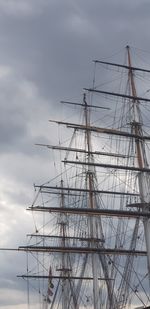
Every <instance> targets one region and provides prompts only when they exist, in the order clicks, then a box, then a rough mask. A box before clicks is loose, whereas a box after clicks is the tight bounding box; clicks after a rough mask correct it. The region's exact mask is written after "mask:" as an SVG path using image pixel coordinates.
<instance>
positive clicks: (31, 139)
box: [0, 0, 150, 309]
mask: <svg viewBox="0 0 150 309" xmlns="http://www.w3.org/2000/svg"><path fill="white" fill-rule="evenodd" d="M149 12H150V1H149V0H142V1H141V0H132V1H131V0H126V1H121V0H0V209H1V211H0V235H1V237H0V247H1V248H2V247H9V248H17V247H18V246H19V245H22V244H24V243H25V240H26V237H25V235H26V234H27V233H29V232H30V231H32V218H31V216H30V214H28V213H27V212H26V207H27V206H28V205H30V204H31V203H32V200H33V196H34V190H33V183H37V182H38V183H42V182H44V180H45V179H46V180H47V179H48V178H50V176H51V175H50V167H49V162H50V161H51V160H52V158H51V157H50V154H49V153H46V152H45V151H43V149H39V148H38V147H36V146H35V145H34V144H35V143H36V142H39V143H40V142H43V143H51V142H53V141H54V134H53V131H52V129H51V126H50V124H49V123H48V119H50V118H54V117H55V118H58V116H59V101H60V100H61V99H71V100H79V98H80V97H81V95H82V88H83V87H86V86H89V85H91V81H92V74H91V70H92V68H93V67H92V59H101V58H104V57H109V56H111V55H112V54H114V53H116V52H118V51H120V50H121V49H122V50H123V48H124V47H125V46H126V45H127V44H131V46H135V47H136V48H138V49H141V50H144V51H147V55H148V56H149V57H150V32H149V29H150V15H149V14H150V13H149ZM149 63H150V61H149ZM60 113H61V111H60ZM24 269H25V258H24V257H23V253H12V252H0V273H1V274H0V277H1V279H0V308H5V309H14V308H17V309H25V308H27V305H26V302H27V300H26V293H25V288H26V286H25V284H24V282H21V281H20V280H19V279H16V275H17V274H21V273H23V271H24Z"/></svg>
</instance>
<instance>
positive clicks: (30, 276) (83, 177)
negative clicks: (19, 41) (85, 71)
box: [19, 46, 150, 309]
mask: <svg viewBox="0 0 150 309" xmlns="http://www.w3.org/2000/svg"><path fill="white" fill-rule="evenodd" d="M126 60H127V62H126V63H125V64H120V63H119V64H117V63H114V62H107V61H100V60H95V61H94V66H95V71H94V72H95V73H94V79H93V85H92V87H91V88H85V89H84V94H83V97H82V101H81V102H70V101H69V102H68V101H65V102H63V103H64V104H66V105H68V106H69V107H70V106H71V108H72V107H75V110H77V111H78V112H79V117H80V120H79V121H76V120H75V121H71V122H70V121H61V120H58V121H57V120H50V121H51V123H52V125H54V126H56V125H57V126H58V127H59V128H60V130H61V134H62V129H64V131H65V134H66V130H67V131H70V132H71V134H72V136H71V138H70V141H69V143H67V142H66V141H65V142H62V141H59V143H58V144H56V145H43V144H40V145H41V146H43V147H46V148H48V149H50V151H51V152H53V153H54V160H55V161H56V162H55V167H56V170H58V167H59V166H61V168H60V170H59V172H58V175H56V176H55V177H53V179H52V180H48V181H47V182H45V183H44V184H37V185H35V189H36V196H35V199H34V202H33V204H32V206H31V207H29V208H28V210H29V211H30V212H32V214H33V216H34V222H35V229H34V231H33V232H32V233H31V234H29V235H28V243H27V245H26V246H21V247H19V250H22V251H26V252H27V272H26V273H25V274H24V275H22V276H21V277H23V278H24V279H25V280H26V281H27V287H28V305H29V308H30V303H32V299H31V295H32V294H34V291H35V290H36V291H37V295H38V300H37V301H35V300H34V301H35V302H36V304H37V303H38V304H39V308H41V309H42V308H44V309H84V308H87V309H123V308H126V309H127V308H128V309H129V308H130V309H133V308H134V309H135V308H150V168H149V159H150V157H149V151H150V147H149V142H150V134H149V118H148V112H150V99H149V98H147V96H143V95H139V93H141V92H142V91H141V88H140V92H138V90H137V89H136V76H140V77H141V76H142V77H143V76H145V75H146V74H149V73H150V70H147V69H142V68H139V67H136V66H133V65H132V60H131V52H130V47H129V46H127V47H126ZM108 69H110V71H111V72H112V73H114V72H115V79H113V82H114V86H115V87H114V89H118V88H117V83H118V82H119V90H120V91H119V92H118V90H114V91H112V90H111V91H110V90H109V89H104V87H103V85H102V84H101V85H100V86H99V84H98V83H99V80H98V81H97V72H98V73H99V72H100V73H102V72H103V70H106V71H107V72H108ZM110 71H109V72H110ZM102 74H103V73H102ZM109 75H110V74H109ZM116 75H118V77H116ZM104 77H105V75H104ZM109 78H110V77H109ZM111 83H112V80H110V84H111ZM122 84H123V86H122ZM145 92H146V91H145ZM74 118H75V119H76V116H74ZM67 141H68V139H67ZM58 157H59V159H60V161H61V165H60V164H58ZM35 218H37V222H38V223H36V220H35ZM30 289H31V290H32V293H30V292H29V291H30ZM34 297H35V295H34ZM36 308H38V305H36Z"/></svg>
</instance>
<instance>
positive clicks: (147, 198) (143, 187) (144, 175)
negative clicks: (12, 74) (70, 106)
mask: <svg viewBox="0 0 150 309" xmlns="http://www.w3.org/2000/svg"><path fill="white" fill-rule="evenodd" d="M127 53H128V65H129V73H128V75H129V81H130V86H131V93H132V96H133V97H134V98H133V100H132V119H131V123H130V124H131V133H133V134H137V135H138V136H139V137H141V138H142V136H143V131H142V119H141V115H140V108H139V104H140V102H139V100H138V99H136V98H137V93H136V87H135V82H134V74H133V69H132V65H131V56H130V48H129V46H127ZM135 145H136V151H137V161H138V166H139V168H141V169H143V168H148V163H147V159H146V152H145V145H144V141H143V140H142V139H140V138H136V139H135ZM138 180H139V191H140V199H141V203H143V202H144V203H145V206H144V207H143V208H142V211H143V212H144V211H149V210H150V208H149V203H150V191H149V187H148V184H149V173H148V172H140V173H139V174H138ZM143 223H144V231H145V242H146V249H147V261H148V270H149V277H150V219H149V218H145V219H144V220H143Z"/></svg>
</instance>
